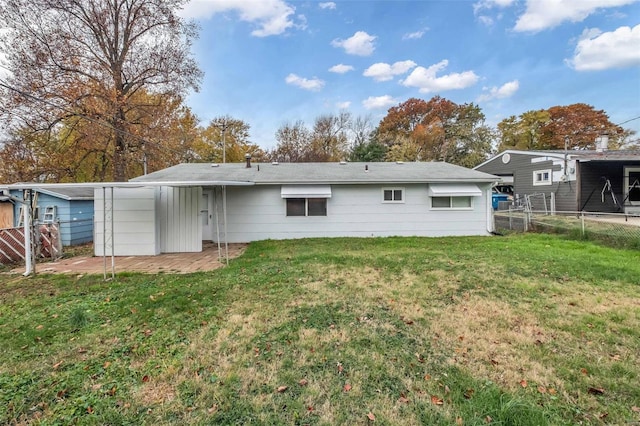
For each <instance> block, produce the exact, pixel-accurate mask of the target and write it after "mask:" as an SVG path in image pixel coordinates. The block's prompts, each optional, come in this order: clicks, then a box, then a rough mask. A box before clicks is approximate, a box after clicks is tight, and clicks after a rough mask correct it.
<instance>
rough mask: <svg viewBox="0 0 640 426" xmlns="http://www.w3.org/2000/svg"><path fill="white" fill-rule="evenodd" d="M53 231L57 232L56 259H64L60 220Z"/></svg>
mask: <svg viewBox="0 0 640 426" xmlns="http://www.w3.org/2000/svg"><path fill="white" fill-rule="evenodd" d="M53 229H54V230H55V231H56V240H55V241H56V253H57V256H56V259H60V258H61V257H62V235H60V219H59V218H58V220H56V222H55V225H54V227H53Z"/></svg>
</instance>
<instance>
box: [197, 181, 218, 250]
mask: <svg viewBox="0 0 640 426" xmlns="http://www.w3.org/2000/svg"><path fill="white" fill-rule="evenodd" d="M200 217H201V220H202V239H203V240H206V241H213V235H214V232H215V223H214V221H213V191H211V190H208V189H206V190H204V191H202V203H201V205H200Z"/></svg>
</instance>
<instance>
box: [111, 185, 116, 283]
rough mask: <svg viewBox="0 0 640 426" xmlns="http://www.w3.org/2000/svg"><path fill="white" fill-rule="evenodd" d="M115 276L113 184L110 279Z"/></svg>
mask: <svg viewBox="0 0 640 426" xmlns="http://www.w3.org/2000/svg"><path fill="white" fill-rule="evenodd" d="M115 277H116V257H115V240H114V238H113V186H112V187H111V279H114V278H115Z"/></svg>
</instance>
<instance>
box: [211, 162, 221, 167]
mask: <svg viewBox="0 0 640 426" xmlns="http://www.w3.org/2000/svg"><path fill="white" fill-rule="evenodd" d="M211 167H220V164H218V163H213V164H212V165H211Z"/></svg>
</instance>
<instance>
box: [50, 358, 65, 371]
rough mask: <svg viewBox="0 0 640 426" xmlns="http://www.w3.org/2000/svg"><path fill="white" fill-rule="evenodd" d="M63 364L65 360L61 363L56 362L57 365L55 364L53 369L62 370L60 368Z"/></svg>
mask: <svg viewBox="0 0 640 426" xmlns="http://www.w3.org/2000/svg"><path fill="white" fill-rule="evenodd" d="M63 362H64V360H63V361H60V362H56V363H55V364H53V369H54V370H57V369H58V368H60V366H61V365H62V363H63Z"/></svg>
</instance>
